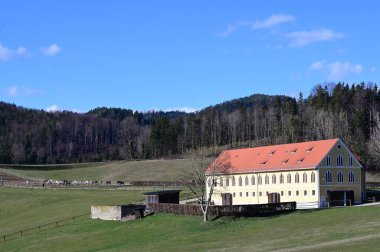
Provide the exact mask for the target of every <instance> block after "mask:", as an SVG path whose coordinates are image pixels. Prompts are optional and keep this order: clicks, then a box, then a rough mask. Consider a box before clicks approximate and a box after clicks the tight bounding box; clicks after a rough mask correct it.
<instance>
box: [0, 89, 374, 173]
mask: <svg viewBox="0 0 380 252" xmlns="http://www.w3.org/2000/svg"><path fill="white" fill-rule="evenodd" d="M336 137H340V138H342V139H343V140H344V141H345V142H346V143H347V144H348V145H349V146H350V147H351V148H353V149H354V150H355V152H357V154H358V155H360V156H361V158H362V160H363V162H365V164H366V165H367V167H369V168H370V169H376V168H378V167H379V166H380V160H379V157H380V92H379V90H378V89H377V86H376V85H366V84H364V83H362V84H357V85H348V84H344V83H338V84H336V85H328V86H321V85H318V86H316V87H315V88H314V89H313V91H312V92H311V94H309V95H308V96H307V97H306V98H304V97H303V95H302V94H300V97H299V98H298V99H294V98H291V97H287V96H268V95H252V96H248V97H244V98H239V99H235V100H231V101H227V102H224V103H221V104H218V105H214V106H210V107H207V108H205V109H202V110H200V111H198V112H196V113H184V112H177V111H172V112H162V111H160V112H154V111H152V112H145V113H142V112H136V111H133V110H129V109H121V108H104V107H103V108H96V109H94V110H91V111H89V112H88V113H85V114H78V113H73V112H67V111H64V112H55V113H49V112H45V111H42V110H34V109H26V108H22V107H17V106H15V105H12V104H7V103H1V102H0V163H28V164H37V163H38V164H46V163H68V162H90V161H105V160H121V159H127V160H129V159H150V158H161V157H166V158H172V157H180V156H181V155H183V154H184V153H186V152H187V151H189V150H192V149H199V148H203V149H205V150H207V151H210V153H213V154H216V153H217V152H218V151H219V150H220V149H223V148H240V147H248V146H257V145H267V144H275V143H276V144H277V143H288V142H298V141H306V140H317V139H327V138H336ZM219 147H220V148H219Z"/></svg>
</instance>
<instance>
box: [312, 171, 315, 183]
mask: <svg viewBox="0 0 380 252" xmlns="http://www.w3.org/2000/svg"><path fill="white" fill-rule="evenodd" d="M311 183H315V173H314V172H312V173H311Z"/></svg>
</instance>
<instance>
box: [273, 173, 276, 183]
mask: <svg viewBox="0 0 380 252" xmlns="http://www.w3.org/2000/svg"><path fill="white" fill-rule="evenodd" d="M272 184H276V175H275V174H273V175H272Z"/></svg>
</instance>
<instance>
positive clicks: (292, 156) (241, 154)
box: [206, 138, 339, 173]
mask: <svg viewBox="0 0 380 252" xmlns="http://www.w3.org/2000/svg"><path fill="white" fill-rule="evenodd" d="M337 141H339V138H336V139H328V140H320V141H311V142H302V143H291V144H280V145H270V146H261V147H255V148H246V149H235V150H227V151H223V152H222V153H221V154H220V155H219V157H218V158H217V159H216V160H215V161H214V162H213V163H212V164H211V165H210V166H209V168H208V169H207V172H206V173H210V171H211V169H212V168H211V167H214V165H215V164H217V163H218V160H219V163H220V160H223V161H224V162H228V165H229V171H228V172H229V173H246V172H265V171H282V170H286V171H287V170H297V169H314V168H316V167H317V166H318V164H319V163H320V162H321V161H322V159H323V158H324V157H325V156H326V155H327V153H328V152H329V151H330V150H331V148H332V147H333V146H334V145H335V144H336V143H337Z"/></svg>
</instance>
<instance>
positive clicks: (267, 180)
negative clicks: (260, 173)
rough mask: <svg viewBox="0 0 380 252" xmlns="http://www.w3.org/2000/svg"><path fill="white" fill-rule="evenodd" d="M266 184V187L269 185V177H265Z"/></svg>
mask: <svg viewBox="0 0 380 252" xmlns="http://www.w3.org/2000/svg"><path fill="white" fill-rule="evenodd" d="M265 184H266V185H268V184H269V176H268V175H265Z"/></svg>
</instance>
